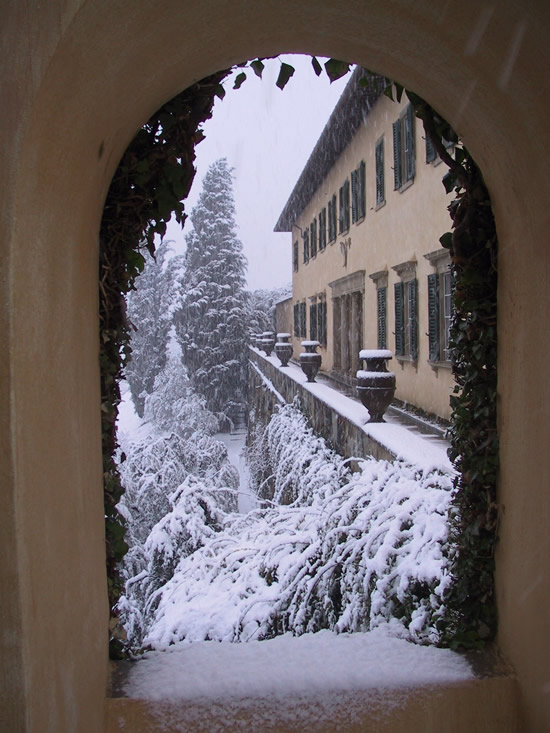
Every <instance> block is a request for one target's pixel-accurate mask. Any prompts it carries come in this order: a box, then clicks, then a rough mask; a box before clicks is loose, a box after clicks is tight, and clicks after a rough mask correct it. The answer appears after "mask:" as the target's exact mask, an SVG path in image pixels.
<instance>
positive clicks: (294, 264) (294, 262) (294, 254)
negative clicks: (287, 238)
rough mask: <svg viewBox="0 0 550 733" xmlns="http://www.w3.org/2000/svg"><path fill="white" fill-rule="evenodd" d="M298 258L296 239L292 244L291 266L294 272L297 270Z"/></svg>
mask: <svg viewBox="0 0 550 733" xmlns="http://www.w3.org/2000/svg"><path fill="white" fill-rule="evenodd" d="M298 259H299V253H298V240H296V242H294V244H293V245H292V268H293V270H294V272H298Z"/></svg>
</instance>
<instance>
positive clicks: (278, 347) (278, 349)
mask: <svg viewBox="0 0 550 733" xmlns="http://www.w3.org/2000/svg"><path fill="white" fill-rule="evenodd" d="M289 338H290V334H289V333H278V334H277V343H276V344H275V353H276V354H277V356H278V357H279V361H280V362H281V366H282V367H286V366H288V362H289V360H290V357H291V356H292V344H290V343H289V342H288V340H289Z"/></svg>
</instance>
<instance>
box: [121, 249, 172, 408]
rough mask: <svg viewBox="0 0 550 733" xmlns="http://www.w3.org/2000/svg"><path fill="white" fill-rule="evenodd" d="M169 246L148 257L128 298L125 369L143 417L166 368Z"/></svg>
mask: <svg viewBox="0 0 550 733" xmlns="http://www.w3.org/2000/svg"><path fill="white" fill-rule="evenodd" d="M168 252H169V247H168V242H162V243H161V244H160V245H159V247H158V248H157V251H156V254H155V257H154V258H153V257H151V256H150V255H149V254H146V255H145V267H144V268H143V272H142V274H141V275H140V276H139V278H138V279H137V280H136V287H135V290H132V291H131V292H130V293H129V295H128V298H127V310H128V320H129V321H130V323H131V324H132V326H133V328H134V329H135V330H134V332H133V333H132V337H131V341H130V347H131V356H130V360H129V362H128V364H127V365H126V369H125V377H126V379H127V380H128V384H129V385H130V392H131V394H132V401H133V403H134V407H135V409H136V412H137V414H138V415H139V416H140V417H143V410H144V406H145V398H146V397H147V395H150V394H151V393H152V391H153V387H154V384H155V377H156V376H157V374H159V372H161V371H162V369H163V368H164V365H165V364H166V346H167V344H168V338H169V331H170V328H171V325H172V320H171V310H170V297H171V296H170V291H171V288H170V283H169V280H170V272H171V270H168V271H167V270H166V269H165V260H166V256H167V254H168ZM174 259H176V258H174Z"/></svg>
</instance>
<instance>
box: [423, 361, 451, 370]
mask: <svg viewBox="0 0 550 733" xmlns="http://www.w3.org/2000/svg"><path fill="white" fill-rule="evenodd" d="M428 364H429V365H430V366H431V368H432V369H452V366H453V365H452V364H451V362H450V361H430V359H428Z"/></svg>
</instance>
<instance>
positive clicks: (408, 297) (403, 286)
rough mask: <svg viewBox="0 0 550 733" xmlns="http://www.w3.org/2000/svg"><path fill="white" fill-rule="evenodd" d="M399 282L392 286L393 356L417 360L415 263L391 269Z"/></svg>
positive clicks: (411, 262)
mask: <svg viewBox="0 0 550 733" xmlns="http://www.w3.org/2000/svg"><path fill="white" fill-rule="evenodd" d="M392 269H394V270H395V271H396V272H397V274H398V275H399V276H400V278H401V280H400V281H399V282H396V283H395V284H394V286H393V287H394V297H395V355H396V356H397V357H401V358H402V359H409V360H411V361H416V360H417V359H418V306H417V300H418V298H417V294H418V282H417V280H416V277H415V275H416V261H414V260H411V261H409V262H403V263H402V264H400V265H396V266H395V267H393V268H392Z"/></svg>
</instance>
